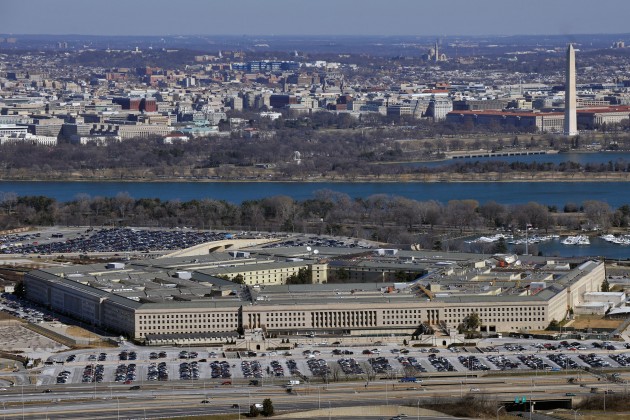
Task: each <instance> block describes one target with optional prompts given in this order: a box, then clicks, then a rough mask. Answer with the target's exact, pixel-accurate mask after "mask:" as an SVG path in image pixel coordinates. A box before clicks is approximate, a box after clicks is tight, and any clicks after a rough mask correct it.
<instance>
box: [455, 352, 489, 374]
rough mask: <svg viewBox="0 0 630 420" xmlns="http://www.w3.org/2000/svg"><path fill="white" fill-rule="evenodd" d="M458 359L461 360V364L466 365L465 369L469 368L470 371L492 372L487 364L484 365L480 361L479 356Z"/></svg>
mask: <svg viewBox="0 0 630 420" xmlns="http://www.w3.org/2000/svg"><path fill="white" fill-rule="evenodd" d="M457 359H458V360H459V363H461V364H462V365H464V367H466V368H468V369H469V370H473V371H479V370H490V368H489V367H488V366H486V364H485V363H483V362H482V361H481V360H479V358H478V357H477V356H472V355H471V356H459V357H458V358H457Z"/></svg>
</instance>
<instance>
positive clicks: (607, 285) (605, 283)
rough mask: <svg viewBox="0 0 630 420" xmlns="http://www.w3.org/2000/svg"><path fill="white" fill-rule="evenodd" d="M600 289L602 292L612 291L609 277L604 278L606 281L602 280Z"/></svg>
mask: <svg viewBox="0 0 630 420" xmlns="http://www.w3.org/2000/svg"><path fill="white" fill-rule="evenodd" d="M600 291H602V292H610V283H608V279H607V278H604V281H603V282H602V286H601V288H600Z"/></svg>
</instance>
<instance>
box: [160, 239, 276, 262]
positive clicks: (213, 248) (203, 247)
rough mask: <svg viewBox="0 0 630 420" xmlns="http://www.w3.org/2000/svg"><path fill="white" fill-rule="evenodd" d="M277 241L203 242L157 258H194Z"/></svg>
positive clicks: (226, 240) (225, 240) (229, 240)
mask: <svg viewBox="0 0 630 420" xmlns="http://www.w3.org/2000/svg"><path fill="white" fill-rule="evenodd" d="M276 241H278V239H275V238H274V239H268V238H262V239H222V240H220V241H212V242H205V243H203V244H199V245H195V246H193V247H190V248H186V249H180V250H178V251H174V252H171V253H170V254H165V255H162V256H161V257H158V258H173V257H194V256H196V255H207V254H211V253H213V252H221V251H228V250H231V249H241V248H245V247H250V246H256V245H261V244H266V243H270V242H276Z"/></svg>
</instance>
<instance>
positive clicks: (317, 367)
mask: <svg viewBox="0 0 630 420" xmlns="http://www.w3.org/2000/svg"><path fill="white" fill-rule="evenodd" d="M306 365H307V366H308V368H309V370H310V371H311V373H312V374H313V376H320V377H321V376H326V375H329V374H330V366H328V363H326V361H325V360H324V359H308V360H307V361H306Z"/></svg>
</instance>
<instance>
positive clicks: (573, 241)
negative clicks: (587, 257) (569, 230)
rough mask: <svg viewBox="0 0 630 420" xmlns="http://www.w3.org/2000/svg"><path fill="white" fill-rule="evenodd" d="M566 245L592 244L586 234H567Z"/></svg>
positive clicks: (564, 241)
mask: <svg viewBox="0 0 630 420" xmlns="http://www.w3.org/2000/svg"><path fill="white" fill-rule="evenodd" d="M562 244H564V245H590V244H591V241H590V240H589V239H588V236H586V235H577V236H567V237H566V238H565V239H564V240H563V241H562Z"/></svg>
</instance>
